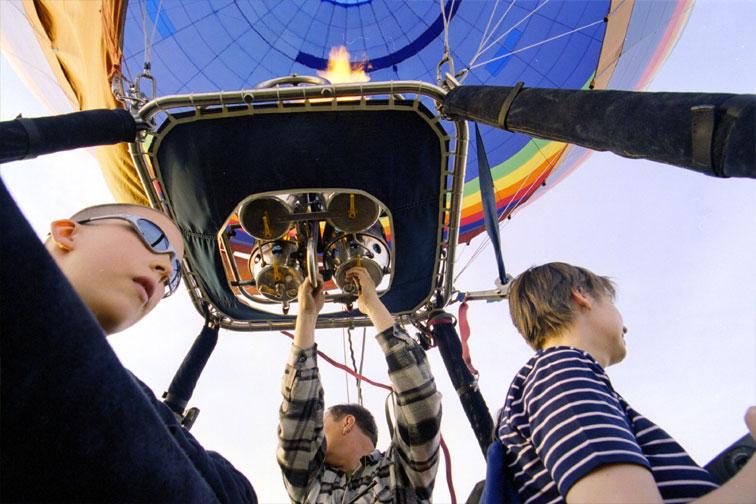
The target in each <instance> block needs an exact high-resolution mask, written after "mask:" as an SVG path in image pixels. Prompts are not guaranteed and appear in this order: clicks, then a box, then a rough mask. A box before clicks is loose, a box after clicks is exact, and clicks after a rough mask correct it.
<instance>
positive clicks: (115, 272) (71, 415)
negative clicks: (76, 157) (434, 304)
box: [0, 182, 257, 502]
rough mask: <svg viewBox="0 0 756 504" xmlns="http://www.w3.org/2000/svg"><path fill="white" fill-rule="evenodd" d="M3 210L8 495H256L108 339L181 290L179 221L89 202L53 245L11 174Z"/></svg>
mask: <svg viewBox="0 0 756 504" xmlns="http://www.w3.org/2000/svg"><path fill="white" fill-rule="evenodd" d="M0 214H1V215H0V217H1V218H2V224H3V231H4V233H7V234H6V236H5V237H4V238H3V242H2V250H0V255H1V256H2V260H3V261H2V265H0V266H2V268H1V273H2V276H0V285H2V299H0V308H1V309H0V313H1V314H2V317H1V320H0V322H1V323H0V327H2V339H1V340H0V341H2V358H3V362H2V364H3V365H2V368H1V369H2V380H1V382H2V388H3V390H2V403H3V404H2V432H1V433H0V434H1V435H0V439H2V456H0V466H1V468H0V493H1V494H2V496H3V499H4V500H6V499H7V500H13V501H40V500H55V501H69V500H72V501H73V500H78V501H93V502H94V501H143V502H147V501H152V502H157V501H160V502H168V501H175V502H217V501H220V502H256V501H257V500H256V496H255V493H254V490H253V489H252V486H251V485H250V484H249V481H248V480H247V479H246V478H245V477H244V476H243V475H242V474H241V473H239V472H238V471H237V470H236V469H235V468H234V467H233V466H232V465H231V464H230V463H229V462H228V461H227V460H226V459H224V458H223V457H221V456H220V455H219V454H217V453H214V452H211V451H206V450H204V449H203V448H202V446H201V445H200V444H199V443H198V442H197V441H196V440H195V439H194V437H193V436H192V435H191V434H189V433H188V432H187V431H185V430H184V429H183V428H182V427H181V425H180V424H179V423H178V420H177V419H176V417H175V416H174V415H173V413H172V412H171V410H170V409H169V408H168V407H167V406H165V405H164V404H163V403H162V402H160V401H158V400H157V399H156V398H155V396H154V394H153V393H152V391H151V390H150V389H149V388H148V387H147V386H146V385H144V384H143V383H142V382H140V381H139V380H137V379H136V378H135V377H134V376H133V375H131V374H130V373H128V371H126V370H125V369H124V368H123V367H122V366H121V364H120V363H119V361H118V359H117V357H116V356H115V354H114V353H113V352H112V349H111V348H110V347H109V345H108V344H107V343H106V342H105V340H104V338H103V336H106V335H110V334H113V333H115V332H119V331H122V330H124V329H126V328H128V327H130V326H131V325H133V324H135V323H136V322H138V321H139V320H141V319H142V318H143V317H144V316H145V315H146V314H147V313H149V312H150V311H151V310H152V309H153V308H154V307H155V306H156V305H157V304H158V303H159V302H160V300H161V299H162V298H163V297H165V296H167V295H170V294H172V293H173V292H174V291H175V290H176V288H177V287H178V284H179V281H180V274H181V271H180V262H181V260H182V258H183V254H184V246H183V242H182V238H181V232H180V231H179V229H178V228H177V227H176V225H175V224H174V223H173V222H172V221H171V220H170V219H169V218H168V217H167V216H166V215H164V214H162V213H160V212H158V211H156V210H153V209H151V208H147V207H142V206H137V205H126V204H108V205H99V206H95V207H90V208H86V209H84V210H82V211H80V212H77V213H76V214H75V215H73V216H72V217H71V218H69V219H61V220H56V221H54V222H53V223H52V224H51V227H50V236H49V238H48V239H47V241H46V242H45V248H46V249H47V252H48V253H49V254H48V253H46V252H45V250H44V248H42V246H41V245H40V244H39V243H38V240H36V237H35V236H34V234H33V232H32V231H31V229H30V227H29V226H28V223H26V221H25V219H24V218H23V216H21V214H20V212H19V211H18V208H17V207H16V205H15V203H14V202H13V200H12V198H10V195H9V194H8V193H7V191H6V189H5V187H4V186H3V185H2V183H1V182H0ZM35 242H36V243H35ZM51 259H52V260H51ZM61 273H62V274H61ZM66 280H67V282H66ZM11 286H13V289H14V290H13V293H11V291H10V287H11Z"/></svg>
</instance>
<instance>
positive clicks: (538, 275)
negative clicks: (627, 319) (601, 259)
mask: <svg viewBox="0 0 756 504" xmlns="http://www.w3.org/2000/svg"><path fill="white" fill-rule="evenodd" d="M573 289H577V290H579V291H580V292H582V293H584V294H589V295H591V296H592V297H600V296H609V297H611V298H612V299H613V298H614V296H615V289H614V283H613V282H612V281H611V280H610V279H609V278H608V277H605V276H600V275H596V274H595V273H593V272H591V271H589V270H587V269H585V268H581V267H579V266H573V265H571V264H567V263H563V262H553V263H548V264H544V265H542V266H534V267H532V268H530V269H528V270H527V271H525V272H523V273H521V274H520V275H519V276H518V277H517V278H515V279H514V280H513V281H512V284H511V285H510V287H509V313H510V315H511V317H512V323H513V324H514V325H515V327H516V328H517V330H518V331H519V332H520V334H521V335H522V337H523V338H525V341H527V343H528V345H530V346H531V347H532V348H534V349H535V350H540V349H541V348H543V345H544V343H545V341H546V338H548V337H549V336H551V335H554V334H557V333H559V332H560V331H561V330H563V329H564V328H565V327H567V326H568V325H569V324H570V323H571V322H572V321H573V319H574V303H573V301H572V290H573Z"/></svg>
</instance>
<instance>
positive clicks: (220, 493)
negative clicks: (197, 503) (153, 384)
mask: <svg viewBox="0 0 756 504" xmlns="http://www.w3.org/2000/svg"><path fill="white" fill-rule="evenodd" d="M132 376H133V375H132ZM134 379H135V380H137V383H139V385H141V387H142V390H143V391H144V393H145V394H146V395H147V398H148V399H149V400H150V402H151V403H152V405H153V407H154V408H155V410H156V411H157V412H158V415H160V418H161V419H163V422H164V423H165V426H166V427H167V428H168V430H169V431H170V433H171V435H172V436H173V439H175V440H176V442H177V443H178V444H179V446H180V447H181V449H182V450H183V451H184V453H186V455H187V456H188V457H189V460H191V461H192V463H193V464H194V467H195V468H196V469H197V471H198V472H199V473H200V475H202V477H203V478H204V479H205V481H207V484H208V485H210V488H212V489H213V491H214V492H215V495H216V496H217V497H218V500H219V501H220V502H229V503H257V496H256V495H255V491H254V489H253V488H252V485H251V484H250V482H249V480H248V479H247V478H246V477H245V476H244V475H243V474H242V473H240V472H239V471H238V470H236V468H235V467H234V466H233V465H232V464H231V462H229V461H228V460H226V459H225V458H223V456H221V455H220V454H219V453H216V452H214V451H210V450H205V449H204V448H203V447H202V445H201V444H200V443H199V441H197V439H196V438H195V437H194V436H192V434H191V433H190V432H189V431H187V430H186V429H184V428H183V427H181V424H179V422H178V419H177V418H176V416H175V415H174V414H173V412H172V411H171V409H170V408H168V406H166V405H165V404H163V402H162V401H159V400H158V399H157V398H156V397H155V394H154V393H153V392H152V390H150V388H149V387H147V385H145V384H144V383H142V382H141V381H139V380H138V379H137V378H136V377H135V378H134Z"/></svg>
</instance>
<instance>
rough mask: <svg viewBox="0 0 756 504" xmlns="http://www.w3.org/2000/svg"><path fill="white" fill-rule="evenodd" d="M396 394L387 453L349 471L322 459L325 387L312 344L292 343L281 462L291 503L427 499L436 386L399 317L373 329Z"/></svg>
mask: <svg viewBox="0 0 756 504" xmlns="http://www.w3.org/2000/svg"><path fill="white" fill-rule="evenodd" d="M376 339H377V340H378V343H379V344H380V346H381V349H382V350H383V353H384V354H385V355H386V362H387V363H388V370H389V378H390V380H391V383H392V384H393V389H394V393H395V396H396V404H397V407H396V426H395V427H394V433H393V440H392V442H391V446H390V447H389V449H388V450H387V451H386V452H385V453H381V452H380V451H378V450H375V451H374V452H373V453H371V454H370V455H367V456H366V457H363V458H362V464H361V465H360V467H358V468H357V469H356V470H355V471H354V472H352V473H351V474H346V473H344V472H343V471H340V470H338V469H336V468H334V467H330V466H327V465H326V464H325V463H324V459H325V437H324V435H323V412H324V409H323V387H322V386H321V384H320V376H319V373H318V365H317V352H316V348H315V347H313V348H310V349H308V350H302V349H300V348H299V347H297V346H294V345H292V349H291V354H290V355H289V361H288V363H287V365H286V371H285V373H284V377H283V385H282V393H283V402H282V403H281V409H280V412H279V414H280V424H279V427H278V464H279V465H280V466H281V471H282V472H283V477H284V484H285V485H286V491H287V492H288V493H289V497H290V498H291V501H292V502H294V503H308V504H310V503H317V504H325V503H343V504H347V503H351V504H372V503H376V502H380V503H387V502H398V503H404V502H421V503H422V502H430V497H431V493H432V491H433V483H434V480H435V478H436V471H437V469H438V449H439V443H440V434H439V427H440V423H441V394H440V393H439V392H437V391H436V384H435V382H434V380H433V375H432V374H431V371H430V366H429V365H428V360H427V359H426V356H425V352H424V351H423V349H422V348H420V347H419V346H418V345H417V343H415V342H414V341H413V340H412V339H411V338H410V337H409V336H408V335H407V333H406V332H405V331H404V329H402V328H401V327H400V326H398V325H394V327H393V328H389V329H387V330H385V331H383V332H382V333H380V334H378V335H377V336H376Z"/></svg>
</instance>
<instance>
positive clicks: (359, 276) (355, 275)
mask: <svg viewBox="0 0 756 504" xmlns="http://www.w3.org/2000/svg"><path fill="white" fill-rule="evenodd" d="M346 277H347V279H348V280H353V281H357V282H358V284H359V286H360V288H361V289H364V288H365V287H367V288H370V287H372V288H373V289H375V284H374V283H373V278H372V277H371V276H370V273H368V270H366V269H365V268H363V267H361V266H355V267H354V268H351V269H350V270H349V271H347V272H346Z"/></svg>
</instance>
